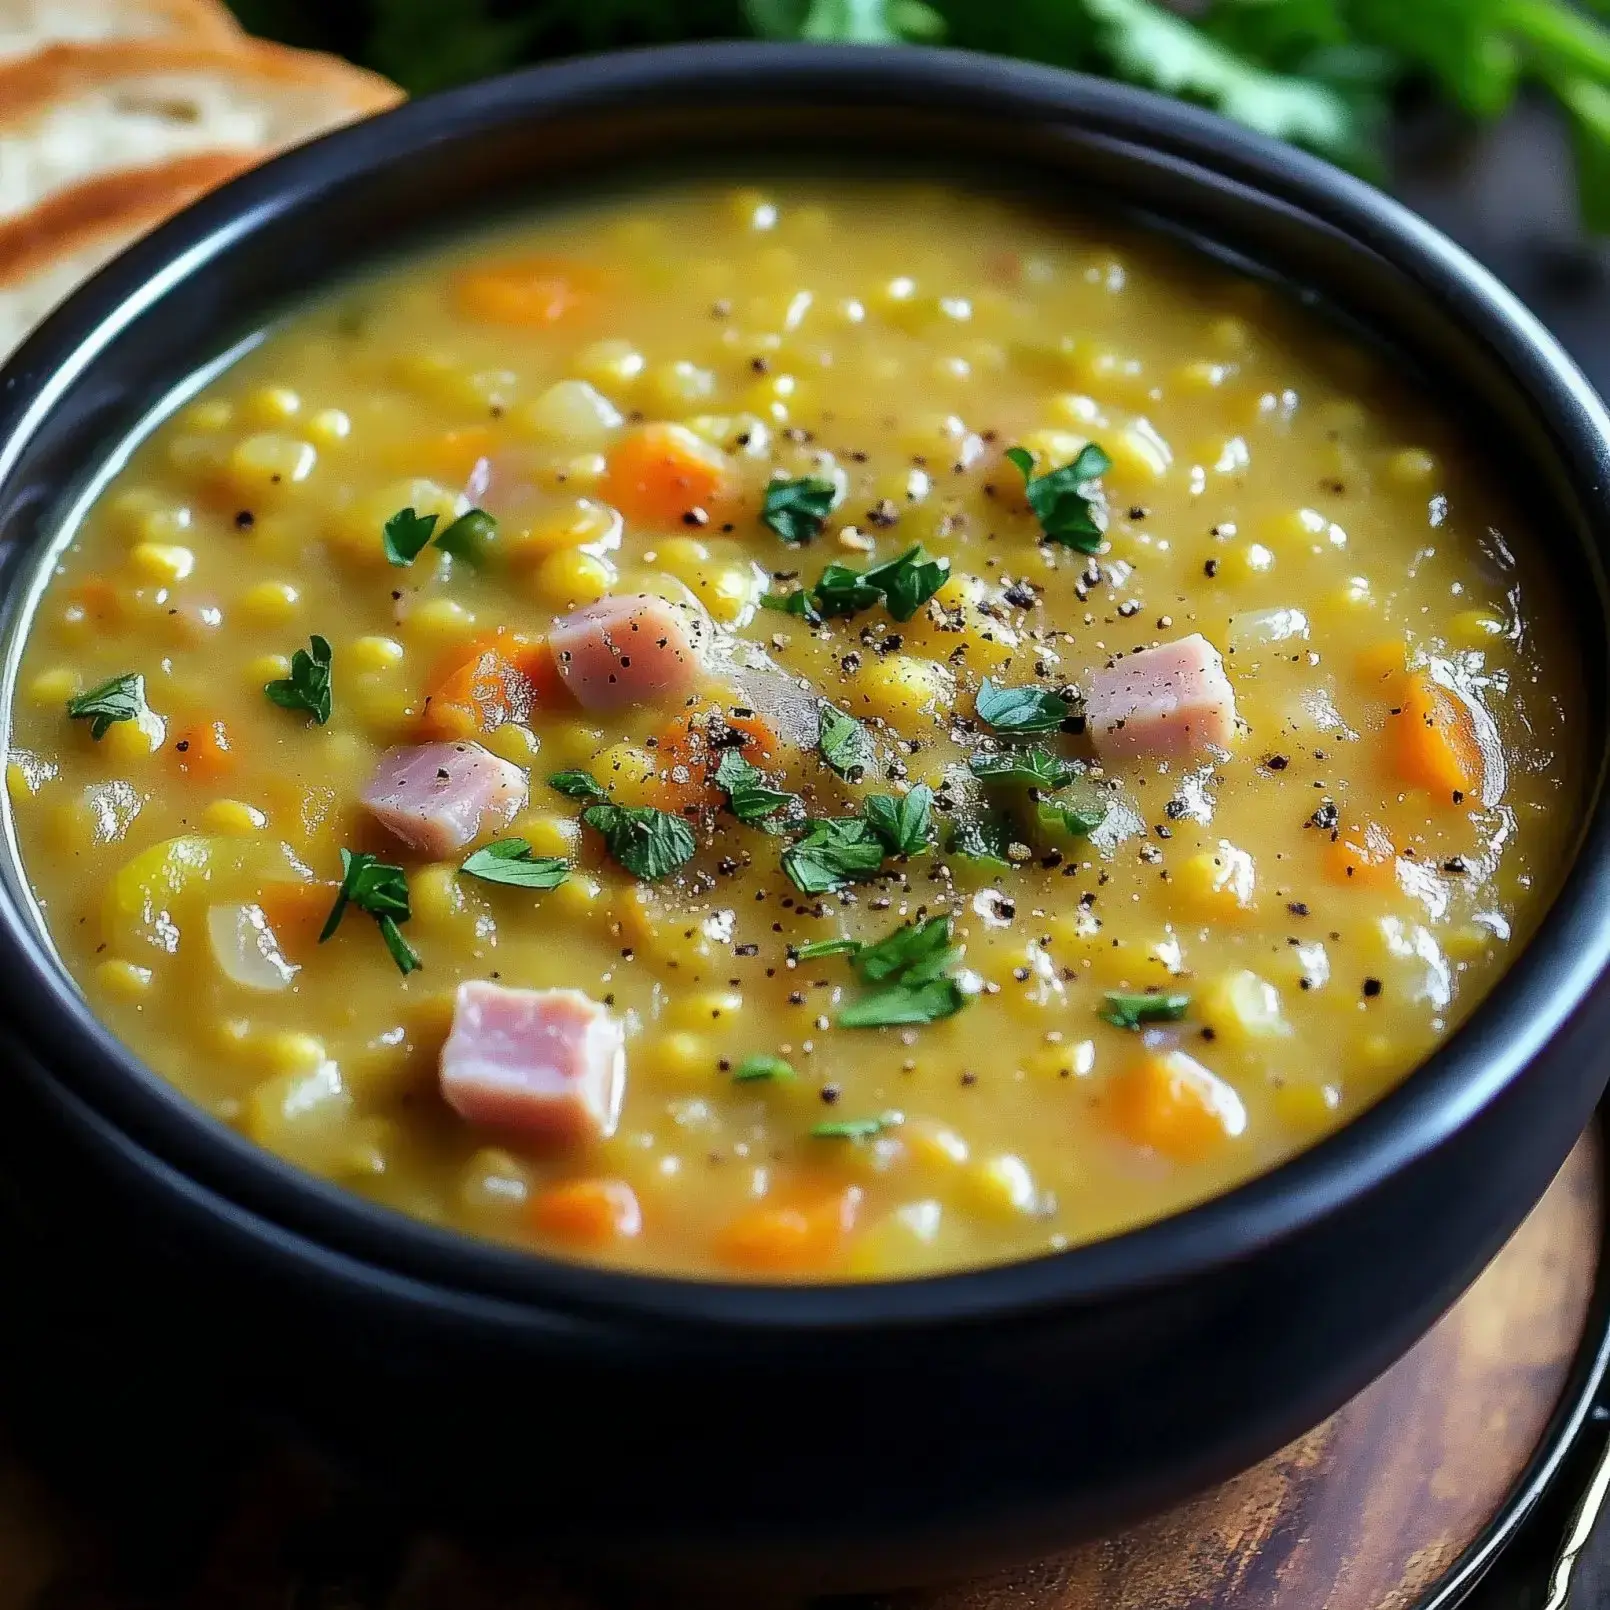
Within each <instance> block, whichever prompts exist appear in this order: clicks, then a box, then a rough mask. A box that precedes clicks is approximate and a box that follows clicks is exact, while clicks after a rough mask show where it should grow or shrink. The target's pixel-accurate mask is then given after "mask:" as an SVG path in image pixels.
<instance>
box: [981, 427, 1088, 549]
mask: <svg viewBox="0 0 1610 1610" xmlns="http://www.w3.org/2000/svg"><path fill="white" fill-rule="evenodd" d="M1006 456H1007V457H1008V458H1009V459H1011V461H1012V462H1013V463H1014V464H1015V465H1017V467H1018V468H1019V469H1020V470H1021V471H1022V472H1023V486H1024V492H1025V495H1026V496H1027V497H1028V500H1029V507H1030V508H1031V509H1032V510H1033V511H1034V517H1035V519H1036V520H1038V521H1039V522H1040V530H1041V531H1042V532H1044V533H1045V539H1046V541H1047V542H1057V543H1061V544H1062V545H1063V546H1064V547H1066V548H1077V549H1078V550H1079V552H1080V553H1095V552H1096V551H1097V550H1098V549H1099V548H1100V547H1101V539H1102V536H1103V532H1102V528H1101V526H1100V525H1098V524H1097V522H1096V506H1097V505H1096V500H1095V499H1094V498H1091V497H1087V496H1086V495H1085V492H1084V490H1083V489H1084V486H1085V484H1086V483H1087V482H1089V481H1093V480H1095V479H1096V477H1097V476H1098V475H1105V474H1106V473H1107V471H1108V470H1110V469H1111V468H1112V460H1111V459H1110V458H1108V457H1107V455H1106V454H1105V453H1104V452H1102V450H1101V449H1100V448H1099V447H1097V446H1096V444H1095V443H1094V442H1090V443H1087V444H1086V445H1085V446H1084V447H1082V448H1081V449H1080V450H1079V456H1078V457H1077V458H1076V459H1075V460H1074V461H1073V462H1072V463H1071V464H1064V465H1063V466H1062V467H1061V468H1060V469H1056V470H1052V471H1051V473H1050V474H1049V475H1036V474H1035V473H1034V458H1033V455H1032V454H1030V453H1029V452H1028V451H1027V450H1026V449H1025V448H1022V447H1009V448H1007V450H1006Z"/></svg>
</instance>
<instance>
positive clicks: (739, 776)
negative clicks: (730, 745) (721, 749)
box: [712, 749, 799, 823]
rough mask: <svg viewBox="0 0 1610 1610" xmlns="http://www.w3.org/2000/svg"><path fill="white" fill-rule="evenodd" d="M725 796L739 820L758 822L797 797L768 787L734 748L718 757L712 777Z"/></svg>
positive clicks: (797, 797) (796, 799)
mask: <svg viewBox="0 0 1610 1610" xmlns="http://www.w3.org/2000/svg"><path fill="white" fill-rule="evenodd" d="M712 780H713V781H714V783H715V785H716V787H717V788H719V789H720V790H721V791H722V793H724V794H725V795H726V796H727V806H728V809H730V810H731V812H732V814H733V815H734V816H736V817H737V818H738V820H739V821H740V822H751V823H753V822H761V821H764V820H765V819H766V818H767V817H768V816H774V815H776V813H777V812H778V811H781V810H786V809H787V808H788V807H789V806H791V805H793V804H795V803H797V802H798V800H799V795H798V794H788V793H784V792H783V791H782V790H781V789H779V788H770V787H768V786H767V784H766V779H765V778H764V777H763V776H762V775H761V773H760V772H759V771H757V770H756V769H755V768H754V767H753V766H751V765H750V764H749V762H748V761H747V760H745V759H744V757H743V756H742V755H741V754H740V753H739V752H738V751H737V750H736V749H729V750H727V751H726V752H725V753H724V754H723V755H722V757H721V763H720V764H719V765H718V766H717V767H716V770H715V776H714V778H713V779H712Z"/></svg>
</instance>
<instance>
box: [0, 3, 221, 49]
mask: <svg viewBox="0 0 1610 1610" xmlns="http://www.w3.org/2000/svg"><path fill="white" fill-rule="evenodd" d="M240 37H241V32H240V25H239V24H238V23H237V22H236V21H235V18H234V16H233V14H232V13H231V12H230V10H229V8H228V7H227V6H226V5H225V4H224V3H223V0H0V62H9V61H13V60H15V59H16V58H17V57H19V56H29V55H32V54H33V52H34V51H36V50H41V49H43V48H44V47H45V46H46V45H54V44H61V43H65V42H66V41H69V40H73V41H78V42H80V43H86V42H89V41H92V40H105V39H168V40H176V39H212V40H216V41H218V42H220V43H227V42H229V41H230V40H233V39H239V38H240Z"/></svg>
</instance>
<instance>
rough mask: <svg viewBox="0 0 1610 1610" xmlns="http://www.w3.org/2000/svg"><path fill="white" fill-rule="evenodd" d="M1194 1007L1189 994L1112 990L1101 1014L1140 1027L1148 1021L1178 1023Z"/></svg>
mask: <svg viewBox="0 0 1610 1610" xmlns="http://www.w3.org/2000/svg"><path fill="white" fill-rule="evenodd" d="M1190 1009H1191V997H1190V996H1189V995H1165V994H1158V995H1140V994H1136V995H1131V994H1126V993H1125V992H1124V991H1123V990H1108V992H1107V994H1106V997H1105V1001H1104V1004H1103V1006H1102V1008H1101V1014H1100V1015H1101V1017H1102V1019H1103V1021H1105V1022H1107V1023H1112V1024H1115V1025H1116V1026H1117V1027H1118V1028H1121V1029H1138V1028H1140V1027H1141V1026H1142V1025H1143V1024H1146V1023H1178V1022H1179V1020H1180V1019H1181V1018H1182V1017H1184V1016H1185V1014H1186V1013H1187V1012H1188V1011H1190Z"/></svg>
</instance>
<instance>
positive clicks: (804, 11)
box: [744, 0, 945, 45]
mask: <svg viewBox="0 0 1610 1610" xmlns="http://www.w3.org/2000/svg"><path fill="white" fill-rule="evenodd" d="M744 11H745V13H746V14H747V16H748V18H749V23H750V26H751V27H752V28H753V29H754V30H755V32H756V33H758V34H762V35H764V36H765V37H767V38H770V39H807V40H811V41H813V42H815V43H817V44H822V43H826V44H841V45H894V44H899V43H900V42H901V41H902V40H907V39H910V40H922V41H925V42H929V43H932V42H935V41H937V40H940V39H943V38H944V37H945V19H944V18H943V17H942V16H940V14H939V13H938V12H937V11H935V10H934V9H933V7H932V6H928V5H925V4H923V3H922V0H744Z"/></svg>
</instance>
